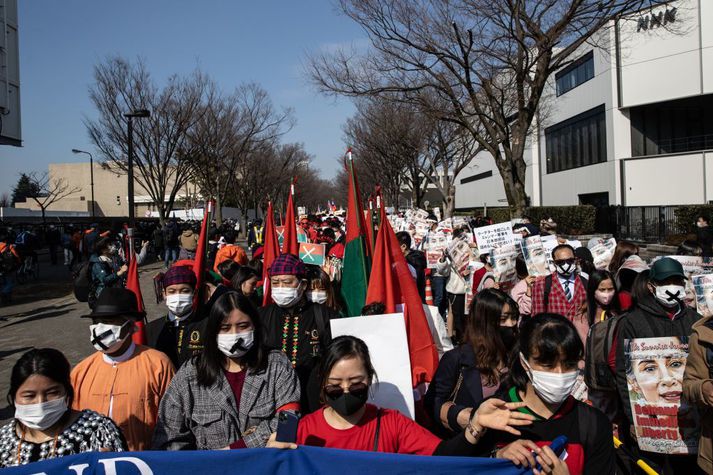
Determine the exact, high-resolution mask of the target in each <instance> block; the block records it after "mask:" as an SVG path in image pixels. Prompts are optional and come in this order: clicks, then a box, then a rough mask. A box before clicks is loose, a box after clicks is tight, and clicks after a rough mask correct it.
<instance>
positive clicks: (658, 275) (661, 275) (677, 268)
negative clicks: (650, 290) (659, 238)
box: [649, 257, 686, 282]
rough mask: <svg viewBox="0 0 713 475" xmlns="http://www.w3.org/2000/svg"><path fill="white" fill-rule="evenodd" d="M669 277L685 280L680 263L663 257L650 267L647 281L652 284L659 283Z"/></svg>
mask: <svg viewBox="0 0 713 475" xmlns="http://www.w3.org/2000/svg"><path fill="white" fill-rule="evenodd" d="M669 277H681V278H683V279H685V278H686V274H684V273H683V266H682V265H681V263H680V262H678V261H677V260H675V259H671V258H670V257H664V258H661V259H659V260H658V261H656V262H654V264H653V265H652V266H651V272H650V273H649V280H653V281H654V282H661V281H664V280H666V279H668V278H669Z"/></svg>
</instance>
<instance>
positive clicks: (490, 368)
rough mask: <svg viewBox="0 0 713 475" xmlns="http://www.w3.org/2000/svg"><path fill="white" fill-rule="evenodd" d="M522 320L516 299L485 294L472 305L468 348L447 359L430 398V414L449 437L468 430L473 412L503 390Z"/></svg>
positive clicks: (487, 291) (488, 291) (494, 292)
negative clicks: (518, 327) (518, 324)
mask: <svg viewBox="0 0 713 475" xmlns="http://www.w3.org/2000/svg"><path fill="white" fill-rule="evenodd" d="M518 317H519V313H518V309H517V305H516V304H515V302H514V301H513V299H512V298H510V297H509V296H508V295H507V294H505V293H504V292H502V291H500V290H497V289H485V290H483V291H481V292H480V293H479V294H478V296H477V298H476V300H475V302H474V303H473V305H471V312H470V316H469V318H468V323H467V326H466V331H465V338H464V343H463V344H462V345H460V346H458V347H457V348H455V349H453V350H451V351H448V352H447V353H446V354H444V355H443V358H442V359H441V361H440V363H439V364H438V369H437V370H436V373H435V375H434V376H433V381H432V382H431V385H430V386H429V388H428V393H426V399H425V403H426V408H427V409H428V410H429V412H430V413H431V417H432V418H433V420H435V421H439V422H440V425H441V426H442V427H443V428H444V429H445V431H444V432H443V435H452V434H455V433H458V432H460V431H462V430H463V429H465V428H466V427H467V425H468V419H469V418H470V412H471V410H472V409H473V408H476V409H477V408H478V406H479V405H480V404H481V403H482V402H483V400H484V399H487V398H489V397H491V396H493V395H494V394H495V392H496V391H497V390H498V387H499V386H500V382H501V380H502V378H503V376H504V374H506V373H507V363H508V353H509V351H510V350H511V349H512V348H513V346H514V344H515V340H516V337H517V322H518Z"/></svg>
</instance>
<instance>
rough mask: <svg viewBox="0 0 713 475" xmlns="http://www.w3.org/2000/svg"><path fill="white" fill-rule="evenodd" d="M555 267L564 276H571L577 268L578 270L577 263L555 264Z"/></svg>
mask: <svg viewBox="0 0 713 475" xmlns="http://www.w3.org/2000/svg"><path fill="white" fill-rule="evenodd" d="M555 267H556V268H557V273H558V274H559V275H561V276H562V277H569V276H570V275H572V274H573V273H574V271H575V270H577V265H576V264H567V263H565V264H562V265H559V264H555Z"/></svg>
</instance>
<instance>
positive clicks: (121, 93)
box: [84, 57, 206, 222]
mask: <svg viewBox="0 0 713 475" xmlns="http://www.w3.org/2000/svg"><path fill="white" fill-rule="evenodd" d="M94 81H95V82H94V84H93V85H92V86H91V87H90V90H89V97H90V99H91V101H92V102H93V103H94V106H95V107H96V108H97V111H98V113H99V117H98V118H97V119H96V120H90V119H88V118H87V119H85V121H84V122H85V125H86V127H87V130H88V132H89V137H90V139H91V140H92V142H93V143H94V145H95V146H96V147H97V148H98V149H99V151H100V152H101V154H102V156H103V158H104V159H105V160H106V161H107V162H108V163H109V164H110V165H111V166H112V167H115V168H118V169H120V170H122V171H124V172H126V170H127V157H128V136H127V133H128V131H127V119H126V118H125V117H124V114H125V113H127V112H131V111H134V110H136V109H148V110H150V111H151V117H148V118H142V119H140V120H135V121H134V167H135V172H134V175H135V177H134V179H135V180H136V182H137V183H138V184H139V185H140V186H142V187H143V188H144V189H145V190H146V192H147V193H148V194H149V196H150V197H151V199H152V200H153V202H154V203H155V205H156V208H157V210H158V211H159V217H160V219H161V221H162V222H163V220H165V218H166V217H167V216H168V213H169V212H170V211H171V209H172V208H173V204H174V202H175V199H176V195H177V193H178V192H179V191H180V190H181V188H182V187H183V186H184V185H185V184H186V182H187V181H188V179H189V176H190V167H189V164H188V163H187V162H186V161H185V160H182V159H181V156H180V154H179V153H178V151H179V150H181V149H182V148H183V146H184V142H185V140H186V134H187V131H188V129H190V128H191V127H192V126H193V124H194V123H195V121H196V120H197V119H198V118H199V112H200V110H199V106H200V104H201V100H202V97H203V93H204V89H205V84H206V78H205V76H204V75H203V74H201V73H200V72H198V71H196V72H195V73H193V74H192V75H190V76H189V77H186V78H181V77H179V76H176V75H174V76H171V77H170V78H169V79H168V80H167V82H166V84H165V86H164V87H163V88H159V87H158V86H157V85H156V83H155V82H154V80H153V79H152V78H151V75H150V74H149V72H148V70H147V68H146V65H145V64H144V63H143V61H141V60H139V61H137V62H136V63H135V64H132V63H130V62H129V61H127V60H125V59H123V58H121V57H111V58H109V59H107V60H106V61H105V62H103V63H100V64H98V65H96V66H95V67H94Z"/></svg>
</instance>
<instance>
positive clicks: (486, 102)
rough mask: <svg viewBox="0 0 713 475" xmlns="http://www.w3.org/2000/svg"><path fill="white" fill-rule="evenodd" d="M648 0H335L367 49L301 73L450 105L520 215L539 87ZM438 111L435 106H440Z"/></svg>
mask: <svg viewBox="0 0 713 475" xmlns="http://www.w3.org/2000/svg"><path fill="white" fill-rule="evenodd" d="M648 3H649V2H648V0H507V1H504V0H503V1H493V0H339V5H340V7H341V10H342V11H343V12H344V13H345V14H346V15H347V16H348V17H349V18H351V19H353V20H354V21H355V22H357V23H358V24H359V25H360V26H361V27H362V28H363V29H364V31H365V32H366V34H367V35H368V37H369V39H370V41H371V46H372V48H371V50H370V51H368V52H366V53H364V54H357V53H356V52H354V51H347V50H340V51H336V52H323V53H321V54H316V55H314V56H312V57H311V58H310V59H309V61H308V65H307V71H308V74H309V76H310V77H311V79H312V81H313V82H314V83H315V84H316V85H317V87H318V88H319V89H320V90H321V91H323V92H325V93H328V94H340V95H348V96H379V95H383V94H388V95H393V94H394V93H397V94H399V95H400V96H401V97H402V98H403V100H406V101H413V102H415V103H417V104H419V105H420V106H422V107H424V108H425V107H428V105H429V104H428V102H426V101H424V100H423V98H424V97H427V96H428V94H427V95H424V92H427V93H429V94H435V95H437V96H438V97H439V98H441V99H442V100H444V101H447V102H448V103H449V104H450V106H451V107H450V108H448V109H445V111H447V113H444V114H443V115H442V116H441V117H440V118H441V119H443V120H446V121H450V122H454V123H456V124H458V125H459V126H461V127H462V128H463V129H464V130H467V131H468V133H469V134H470V135H471V136H472V138H473V140H474V141H475V142H477V144H478V145H479V146H480V147H482V148H483V149H484V150H485V151H487V152H489V153H490V154H491V155H492V156H493V157H494V158H495V163H496V165H497V167H498V171H499V172H500V176H501V177H502V179H503V184H504V186H505V194H506V196H507V199H508V203H509V204H510V205H511V206H512V207H513V208H514V210H515V212H516V213H518V214H521V213H522V212H523V211H524V209H525V207H526V206H527V205H528V204H529V197H528V196H527V193H526V191H525V176H526V163H525V160H524V158H523V155H524V151H525V148H526V139H527V137H528V134H529V133H530V128H531V126H532V123H533V120H535V118H536V115H537V112H538V107H539V105H540V102H541V99H542V97H543V93H544V90H545V86H546V84H547V81H548V80H549V79H550V77H551V76H552V74H553V73H554V72H555V71H556V70H557V69H559V68H561V67H562V66H564V65H566V64H568V63H569V62H570V61H572V60H573V59H575V58H573V57H572V54H573V53H574V52H575V51H576V50H577V48H579V47H580V46H582V45H583V44H584V43H585V42H587V41H589V40H590V39H592V37H593V35H595V33H596V32H597V31H599V30H600V29H601V28H603V27H605V26H607V25H608V24H609V22H610V21H611V20H612V19H616V18H617V17H619V16H620V15H621V14H623V13H626V12H629V11H632V10H634V9H639V8H642V7H643V6H645V5H646V4H648ZM442 111H443V110H442Z"/></svg>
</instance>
